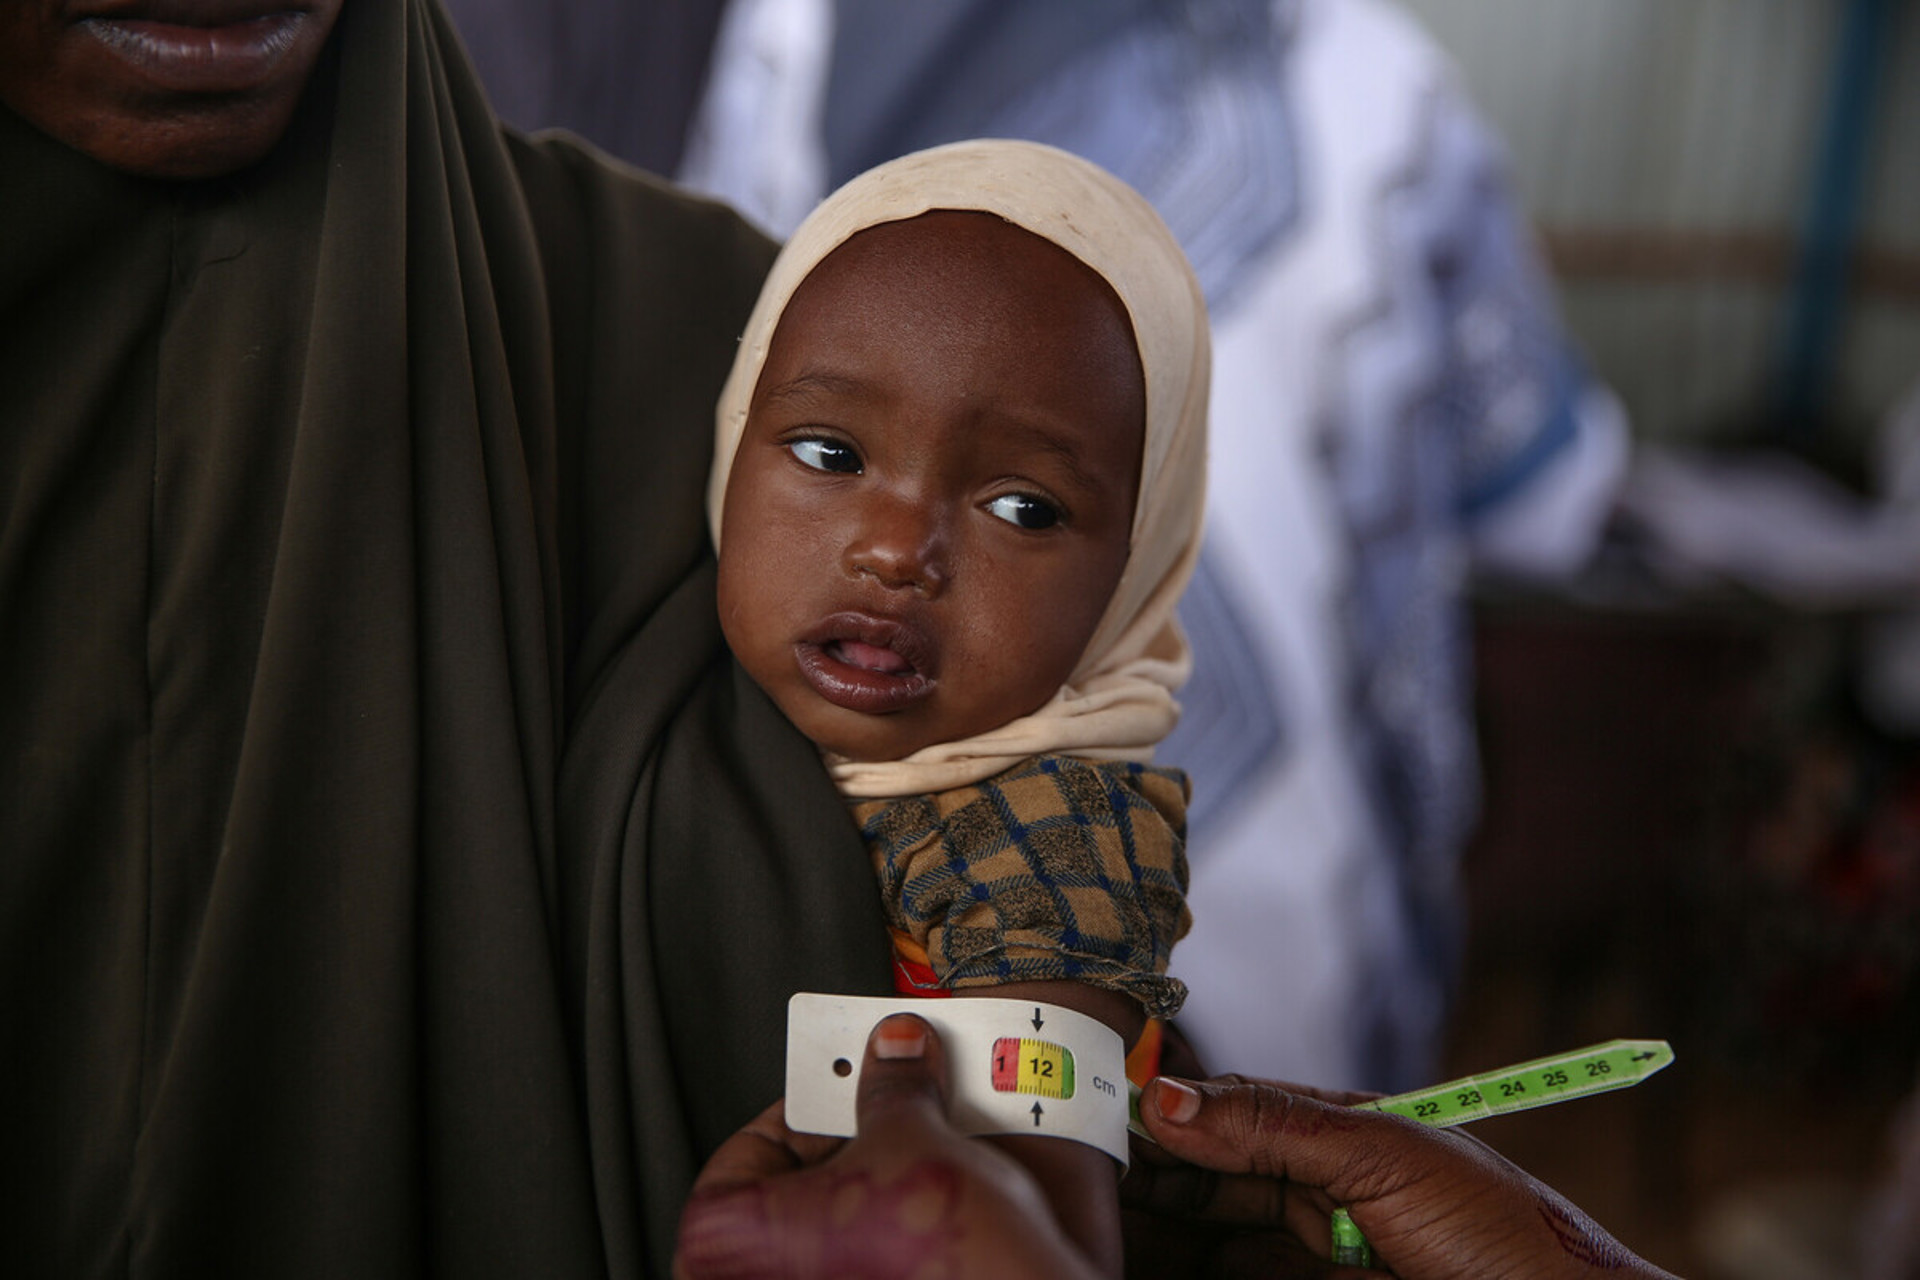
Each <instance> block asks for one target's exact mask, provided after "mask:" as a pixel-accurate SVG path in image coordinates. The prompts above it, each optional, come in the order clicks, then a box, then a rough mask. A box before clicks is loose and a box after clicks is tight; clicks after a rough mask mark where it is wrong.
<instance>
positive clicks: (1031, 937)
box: [853, 756, 1192, 1018]
mask: <svg viewBox="0 0 1920 1280" xmlns="http://www.w3.org/2000/svg"><path fill="white" fill-rule="evenodd" d="M1186 807H1187V778H1186V775H1185V774H1183V773H1181V772H1180V771H1179V770H1177V769H1156V768H1152V767H1150V766H1147V765H1139V764H1129V763H1114V764H1098V763H1093V762H1090V761H1085V760H1076V759H1073V758H1071V757H1067V756H1036V757H1034V758H1033V759H1031V760H1026V761H1022V762H1021V763H1020V764H1018V765H1015V766H1014V767H1013V768H1012V769H1009V770H1007V771H1006V772H1005V773H1002V774H999V775H997V776H995V777H992V778H989V779H987V780H986V781H985V782H979V783H975V784H974V785H972V786H968V787H957V788H955V789H954V790H952V791H942V792H938V793H935V794H933V795H924V796H912V797H909V798H907V799H901V800H866V801H861V802H858V803H856V804H855V805H854V806H853V814H854V819H855V820H856V821H857V822H858V823H859V824H860V829H861V832H862V833H863V834H864V835H865V836H866V839H867V847H868V849H869V851H870V852H871V853H872V855H873V865H874V870H875V872H876V874H877V875H878V876H879V878H880V891H881V897H882V899H883V901H884V903H885V906H886V910H887V920H888V923H889V924H890V925H892V926H893V927H894V928H895V929H898V930H900V931H901V932H903V933H905V934H907V935H908V936H909V937H911V938H913V939H914V940H915V941H916V942H918V943H919V944H920V945H921V946H923V947H925V948H926V951H927V955H928V958H929V959H930V960H931V962H932V964H933V971H934V973H935V975H936V976H937V977H938V979H939V982H940V985H941V986H943V987H979V986H998V985H1001V984H1004V983H1008V982H1024V981H1031V980H1056V979H1065V980H1068V981H1072V982H1085V983H1088V984H1090V985H1092V986H1097V987H1108V988H1111V989H1113V990H1117V991H1125V992H1127V993H1129V994H1130V995H1132V996H1134V997H1135V998H1136V999H1138V1000H1139V1001H1140V1003H1141V1004H1142V1005H1143V1006H1144V1007H1145V1008H1146V1011H1147V1013H1148V1014H1149V1015H1151V1016H1153V1017H1157V1018H1170V1017H1172V1016H1173V1015H1174V1014H1175V1013H1177V1012H1179V1009H1180V1005H1181V1002H1182V1001H1184V1000H1185V999H1186V996H1187V989H1186V987H1185V985H1184V984H1182V983H1180V982H1179V981H1177V980H1175V979H1173V978H1169V977H1167V976H1166V971H1167V957H1168V955H1169V954H1170V953H1171V952H1172V950H1173V944H1174V943H1175V942H1176V941H1178V940H1179V939H1180V938H1181V937H1182V936H1184V935H1185V933H1186V932H1187V929H1188V927H1189V926H1190V924H1191V923H1192V917H1191V916H1189V915H1188V913H1187V902H1186V892H1187V853H1186Z"/></svg>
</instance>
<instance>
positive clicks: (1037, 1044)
mask: <svg viewBox="0 0 1920 1280" xmlns="http://www.w3.org/2000/svg"><path fill="white" fill-rule="evenodd" d="M893 1013H911V1014H914V1015H916V1016H918V1017H921V1018H924V1019H926V1020H927V1022H929V1023H930V1024H932V1026H933V1029H934V1030H935V1031H937V1032H938V1033H939V1035H940V1044H941V1047H942V1048H943V1049H945V1050H946V1054H947V1079H948V1083H949V1089H948V1097H947V1115H948V1117H949V1118H950V1119H951V1120H952V1121H953V1124H954V1127H955V1128H957V1129H959V1130H960V1131H961V1132H962V1133H967V1134H988V1133H1038V1134H1045V1135H1049V1136H1052V1137H1056V1138H1072V1139H1074V1140H1076V1141H1078V1142H1084V1143H1086V1144H1087V1145H1089V1146H1092V1147H1098V1148H1099V1149H1100V1150H1102V1151H1104V1152H1106V1153H1107V1154H1108V1155H1110V1156H1112V1157H1113V1158H1114V1159H1115V1160H1118V1161H1119V1162H1120V1163H1121V1165H1122V1166H1123V1167H1124V1166H1125V1165H1126V1163H1127V1052H1126V1045H1125V1044H1124V1043H1123V1042H1122V1041H1121V1039H1120V1036H1119V1033H1118V1032H1116V1031H1114V1030H1113V1029H1112V1028H1111V1027H1109V1026H1107V1025H1106V1024H1105V1023H1103V1022H1101V1021H1099V1020H1098V1019H1095V1018H1089V1017H1088V1016H1087V1015H1085V1014H1083V1013H1076V1012H1074V1011H1073V1010H1072V1009H1063V1008H1060V1007H1059V1006H1058V1005H1050V1004H1036V1003H1034V1002H1033V1001H1031V1000H996V999H987V998H981V999H974V998H972V997H967V998H962V999H948V1000H916V999H911V998H898V997H876V996H829V995H818V994H815V993H813V992H806V991H803V992H801V993H800V994H798V995H796V996H794V997H793V999H791V1000H789V1001H788V1002H787V1125H788V1127H789V1128H791V1129H793V1130H795V1131H796V1132H799V1133H821V1134H828V1135H831V1136H834V1137H850V1136H852V1134H853V1133H854V1131H855V1127H856V1113H855V1108H854V1100H855V1094H856V1091H857V1090H858V1088H859V1083H860V1063H861V1061H862V1060H863V1059H864V1058H865V1057H866V1052H867V1037H868V1035H869V1034H870V1033H871V1032H872V1031H873V1028H874V1025H875V1024H876V1023H878V1022H879V1021H880V1020H881V1019H882V1018H884V1017H886V1016H887V1015H888V1014H893Z"/></svg>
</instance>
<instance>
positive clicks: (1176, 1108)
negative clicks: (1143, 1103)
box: [1153, 1076, 1200, 1124]
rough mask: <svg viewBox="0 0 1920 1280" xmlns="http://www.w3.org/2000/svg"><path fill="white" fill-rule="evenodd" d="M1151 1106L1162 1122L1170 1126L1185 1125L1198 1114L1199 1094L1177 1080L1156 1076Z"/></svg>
mask: <svg viewBox="0 0 1920 1280" xmlns="http://www.w3.org/2000/svg"><path fill="white" fill-rule="evenodd" d="M1153 1106H1154V1110H1156V1111H1158V1112H1159V1113H1160V1118H1161V1119H1162V1120H1165V1121H1167V1122H1168V1123H1170V1124H1185V1123H1187V1121H1189V1120H1191V1119H1193V1118H1194V1117H1195V1116H1197V1115H1199V1114H1200V1094H1199V1092H1198V1091H1197V1090H1195V1089H1193V1088H1190V1087H1189V1086H1187V1085H1184V1084H1181V1083H1180V1082H1179V1081H1178V1080H1169V1079H1167V1077H1165V1076H1156V1077H1155V1078H1154V1090H1153Z"/></svg>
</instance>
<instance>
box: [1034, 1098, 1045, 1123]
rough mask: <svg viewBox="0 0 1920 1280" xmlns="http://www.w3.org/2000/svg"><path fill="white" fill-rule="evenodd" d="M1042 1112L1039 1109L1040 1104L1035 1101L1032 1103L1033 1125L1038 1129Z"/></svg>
mask: <svg viewBox="0 0 1920 1280" xmlns="http://www.w3.org/2000/svg"><path fill="white" fill-rule="evenodd" d="M1043 1114H1045V1113H1044V1112H1042V1111H1041V1109H1040V1104H1039V1103H1037V1102H1036V1103H1034V1104H1033V1127H1034V1128H1036V1129H1038V1128H1039V1127H1040V1117H1041V1116H1042V1115H1043Z"/></svg>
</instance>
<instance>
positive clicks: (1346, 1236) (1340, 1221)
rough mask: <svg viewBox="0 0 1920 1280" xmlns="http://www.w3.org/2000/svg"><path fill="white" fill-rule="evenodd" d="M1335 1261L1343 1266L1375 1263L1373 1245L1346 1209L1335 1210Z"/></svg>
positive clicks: (1364, 1265) (1368, 1265)
mask: <svg viewBox="0 0 1920 1280" xmlns="http://www.w3.org/2000/svg"><path fill="white" fill-rule="evenodd" d="M1333 1261H1334V1263H1335V1264H1337V1265H1339V1266H1342V1267H1370V1266H1372V1265H1373V1246H1372V1245H1369V1244H1368V1243H1367V1237H1366V1236H1365V1235H1363V1234H1361V1231H1360V1228H1359V1227H1357V1226H1355V1225H1354V1222H1353V1218H1352V1217H1351V1216H1350V1215H1349V1214H1348V1213H1347V1211H1346V1210H1345V1209H1335V1210H1334V1211H1333Z"/></svg>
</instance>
